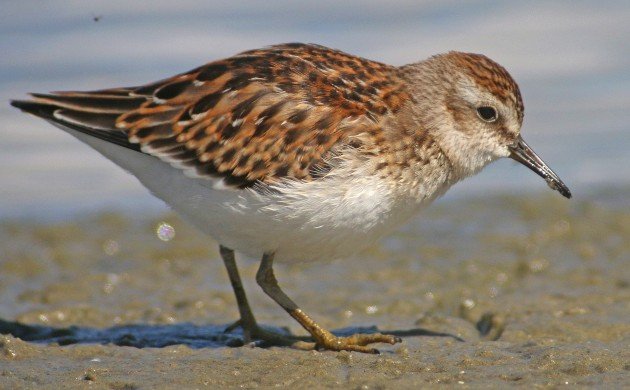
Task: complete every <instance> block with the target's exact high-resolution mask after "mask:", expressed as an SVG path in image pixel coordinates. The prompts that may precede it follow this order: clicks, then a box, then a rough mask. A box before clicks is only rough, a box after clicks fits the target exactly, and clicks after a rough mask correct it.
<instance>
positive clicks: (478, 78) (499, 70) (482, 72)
mask: <svg viewBox="0 0 630 390" xmlns="http://www.w3.org/2000/svg"><path fill="white" fill-rule="evenodd" d="M447 56H448V58H449V60H450V61H452V62H453V63H454V64H455V65H456V66H457V67H459V68H460V69H462V70H463V71H464V72H466V73H467V74H468V75H469V76H470V77H471V78H472V79H473V80H474V81H475V82H476V83H477V84H478V85H479V86H480V87H482V88H485V89H486V90H488V91H489V92H491V93H492V94H493V95H494V96H496V97H498V98H499V99H501V101H502V102H503V103H511V105H512V106H513V107H515V109H516V113H517V116H518V121H519V123H522V122H523V116H524V113H525V108H524V106H523V98H522V97H521V91H520V89H519V87H518V84H517V83H516V81H514V79H513V78H512V76H511V75H510V74H509V73H508V71H507V70H506V69H505V68H504V67H503V66H501V65H499V64H497V63H496V62H494V61H492V60H491V59H490V58H488V57H486V56H484V55H482V54H474V53H462V52H449V53H448V54H447Z"/></svg>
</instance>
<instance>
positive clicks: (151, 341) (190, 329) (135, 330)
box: [0, 319, 464, 348]
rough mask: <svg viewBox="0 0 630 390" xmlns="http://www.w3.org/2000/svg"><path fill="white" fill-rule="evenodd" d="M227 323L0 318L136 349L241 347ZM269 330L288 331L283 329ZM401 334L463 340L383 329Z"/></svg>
mask: <svg viewBox="0 0 630 390" xmlns="http://www.w3.org/2000/svg"><path fill="white" fill-rule="evenodd" d="M226 328H227V325H194V324H191V323H181V324H170V325H148V324H132V325H120V326H112V327H109V328H91V327H83V326H69V327H63V328H55V327H50V326H42V325H28V324H22V323H19V322H15V321H5V320H2V319H0V334H10V335H12V336H13V337H17V338H19V339H21V340H24V341H29V342H35V343H43V344H49V343H56V344H59V345H71V344H113V345H118V346H131V347H136V348H162V347H166V346H169V345H186V346H188V347H190V348H220V347H239V346H242V345H243V334H242V332H241V331H240V329H237V330H234V331H232V332H229V333H227V332H225V329H226ZM265 328H266V329H268V330H271V331H274V332H278V333H281V334H286V335H288V336H290V333H288V332H287V330H285V329H282V328H271V327H266V326H265ZM376 332H379V329H378V328H376V327H361V328H360V327H349V328H343V329H337V330H334V331H333V333H334V334H335V335H337V336H350V335H352V334H354V333H376ZM381 332H382V333H386V334H391V335H394V336H399V337H414V336H429V337H448V338H452V339H454V340H457V341H464V340H463V339H461V338H460V337H457V336H455V335H452V334H449V333H441V332H433V331H430V330H426V329H420V328H417V329H409V330H392V331H381Z"/></svg>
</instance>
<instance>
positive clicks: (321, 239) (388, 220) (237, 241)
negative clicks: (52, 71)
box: [64, 128, 433, 261]
mask: <svg viewBox="0 0 630 390" xmlns="http://www.w3.org/2000/svg"><path fill="white" fill-rule="evenodd" d="M64 130H65V131H67V132H69V133H70V134H72V135H73V136H75V137H77V138H79V139H80V140H81V141H83V142H85V143H87V144H88V145H90V146H92V147H93V148H94V149H96V150H97V151H99V152H100V153H101V154H103V155H104V156H105V157H107V158H109V159H110V160H112V161H113V162H115V163H116V164H117V165H119V166H121V167H122V168H124V169H125V170H127V171H128V172H130V173H132V174H133V175H134V176H136V177H137V178H138V179H139V180H140V182H142V184H143V185H144V186H145V187H147V188H148V189H149V190H150V191H151V192H152V193H153V194H154V195H155V196H157V197H158V198H160V199H162V200H163V201H165V202H166V203H167V204H168V205H170V206H171V207H172V208H173V209H174V210H175V211H176V212H178V213H179V214H180V215H181V216H182V217H184V219H186V220H188V221H189V222H190V223H192V224H193V225H195V226H196V227H197V228H199V229H200V230H201V231H202V232H204V233H207V234H209V235H210V236H212V237H213V238H215V239H216V240H217V241H218V242H219V243H221V244H222V245H224V246H227V247H229V248H232V249H234V250H236V251H239V252H241V253H243V254H245V255H248V256H250V257H254V258H258V257H260V256H262V254H263V253H265V252H275V253H276V259H277V260H278V261H310V260H331V259H334V258H341V257H347V256H350V255H352V254H354V253H356V252H358V251H361V250H363V249H365V248H366V247H368V246H370V245H372V244H374V243H375V242H376V241H377V240H378V239H379V238H381V237H382V236H383V235H385V234H387V233H389V232H391V231H392V230H393V229H394V228H396V227H397V226H399V225H400V224H402V223H404V222H405V221H406V220H408V219H409V218H410V217H411V216H413V215H414V214H415V213H416V212H417V211H418V210H419V209H420V207H422V206H423V204H424V203H428V202H429V201H430V200H432V198H433V197H431V199H427V200H425V201H419V200H418V199H417V198H415V197H413V198H412V197H409V196H400V195H399V194H397V193H396V192H395V191H394V190H393V188H392V186H391V184H388V183H386V182H384V181H383V180H381V179H378V178H377V177H374V176H367V177H366V176H363V177H362V176H360V175H354V176H351V177H348V176H346V177H339V176H337V177H332V178H325V179H320V180H317V181H312V182H294V183H288V184H284V185H283V186H281V187H278V188H277V189H278V190H279V191H277V192H273V193H269V194H260V193H257V192H254V191H252V190H235V189H217V188H214V187H213V184H214V181H213V180H208V179H192V178H189V177H187V176H185V175H184V174H183V172H182V171H181V170H180V169H177V168H174V167H172V166H170V165H169V164H167V163H165V162H162V161H160V160H159V159H157V158H155V157H152V156H148V155H145V154H143V153H138V152H136V151H133V150H130V149H127V148H124V147H120V146H117V145H113V144H111V143H108V142H106V141H102V140H100V139H96V138H93V137H90V136H87V135H84V134H81V133H78V132H76V131H73V130H68V129H65V128H64Z"/></svg>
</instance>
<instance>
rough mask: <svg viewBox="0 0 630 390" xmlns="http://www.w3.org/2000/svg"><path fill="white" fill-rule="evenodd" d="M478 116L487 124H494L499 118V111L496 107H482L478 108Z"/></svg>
mask: <svg viewBox="0 0 630 390" xmlns="http://www.w3.org/2000/svg"><path fill="white" fill-rule="evenodd" d="M477 115H479V118H481V119H482V120H484V121H486V122H494V121H496V120H497V118H498V116H499V115H498V114H497V110H495V109H494V107H490V106H482V107H479V108H477Z"/></svg>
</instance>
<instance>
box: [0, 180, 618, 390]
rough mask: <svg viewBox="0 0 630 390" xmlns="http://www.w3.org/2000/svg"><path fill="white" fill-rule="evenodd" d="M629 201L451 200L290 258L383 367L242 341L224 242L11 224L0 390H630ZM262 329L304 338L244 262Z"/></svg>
mask: <svg viewBox="0 0 630 390" xmlns="http://www.w3.org/2000/svg"><path fill="white" fill-rule="evenodd" d="M628 199H630V190H629V189H624V190H619V189H616V190H614V191H612V190H611V191H608V192H605V191H604V192H601V193H599V194H598V195H597V196H592V197H589V200H584V199H582V200H580V199H579V197H578V199H574V200H571V201H566V200H564V199H562V198H560V197H559V196H557V194H553V193H549V194H544V195H543V194H541V195H522V196H495V197H487V198H483V199H471V200H457V201H449V202H443V203H438V204H436V205H434V206H432V207H430V208H429V209H427V210H426V211H425V212H424V213H423V214H421V215H420V216H419V217H417V218H415V219H414V220H413V221H412V222H411V223H410V224H409V225H407V226H405V227H403V228H401V229H400V230H398V231H397V232H396V233H395V234H393V235H392V236H390V237H387V238H385V239H383V240H382V241H381V242H379V243H376V245H375V247H374V248H372V249H370V250H369V251H367V252H365V253H363V254H360V255H357V256H355V257H354V258H351V259H342V260H336V261H332V262H327V263H309V264H284V265H283V264H278V265H277V266H276V274H277V277H278V279H279V281H280V284H281V286H283V287H284V289H285V291H286V292H287V294H288V295H289V296H291V297H292V298H293V299H294V300H295V301H296V302H297V303H298V304H300V305H301V307H302V308H303V309H304V310H305V311H306V312H307V313H309V314H310V315H311V316H312V317H314V318H315V319H316V320H318V321H319V322H320V324H321V325H322V326H324V327H326V328H329V329H332V330H333V331H334V332H336V333H338V334H350V333H353V332H356V331H361V332H374V331H381V332H394V333H396V334H399V335H402V336H403V342H402V343H401V344H397V345H382V344H381V345H378V346H377V347H378V348H379V350H380V351H381V354H380V355H364V354H358V353H347V352H340V353H337V352H329V351H322V352H319V351H307V352H304V351H297V350H292V349H289V348H285V347H270V348H261V347H258V346H256V345H255V344H247V345H243V342H242V339H241V334H240V332H239V331H238V330H236V331H233V332H231V333H225V332H224V329H225V328H226V327H227V326H228V325H229V324H231V323H232V322H233V321H235V320H236V319H237V318H238V311H237V307H236V303H235V300H234V297H233V295H232V291H231V287H230V284H229V282H228V279H227V275H226V272H225V270H224V269H223V264H222V262H221V260H220V258H219V254H218V248H217V244H216V242H214V241H213V240H212V239H210V238H208V237H205V236H203V235H201V234H199V233H197V232H196V231H195V230H193V228H191V227H189V226H188V225H187V224H185V223H184V222H182V221H181V220H180V219H179V218H178V217H176V216H175V215H172V214H164V215H131V214H129V213H102V214H99V215H89V216H83V217H77V218H73V219H71V220H66V221H58V222H54V223H53V222H46V223H43V222H35V221H32V220H31V221H26V220H11V221H3V222H2V223H0V388H38V389H39V388H87V387H90V388H93V389H101V388H103V389H151V388H175V387H178V388H213V389H216V388H235V387H240V388H269V387H276V388H277V387H281V388H282V387H290V388H296V387H297V388H300V387H304V388H306V387H308V388H326V387H347V388H366V389H373V388H410V387H418V386H423V387H426V386H433V385H438V384H448V385H451V386H454V387H455V386H461V387H462V388H467V387H481V386H489V387H493V388H500V387H505V386H506V385H522V386H524V387H548V386H550V387H555V386H560V385H565V384H569V385H581V386H595V387H601V388H604V387H605V388H622V387H628V386H630V204H629V201H628ZM237 262H238V264H239V266H240V269H241V276H242V277H243V279H244V282H245V288H246V290H247V291H248V294H249V299H250V303H251V304H252V307H253V309H254V312H255V314H256V316H257V319H258V321H259V323H261V324H263V325H264V326H265V327H268V328H271V329H274V330H276V331H279V332H290V333H292V334H296V335H304V334H305V332H304V331H303V330H302V329H301V328H300V327H299V325H298V324H297V323H295V322H294V321H293V320H292V319H291V318H290V317H289V316H288V315H287V314H286V313H285V312H284V311H282V309H280V308H279V307H278V306H277V305H276V304H275V303H274V302H272V301H271V299H269V298H268V297H266V296H265V295H264V294H263V293H262V291H261V290H260V288H259V287H258V286H257V285H256V283H255V281H254V275H255V273H256V268H257V263H256V262H255V261H251V260H246V259H242V258H240V257H239V258H237Z"/></svg>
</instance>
